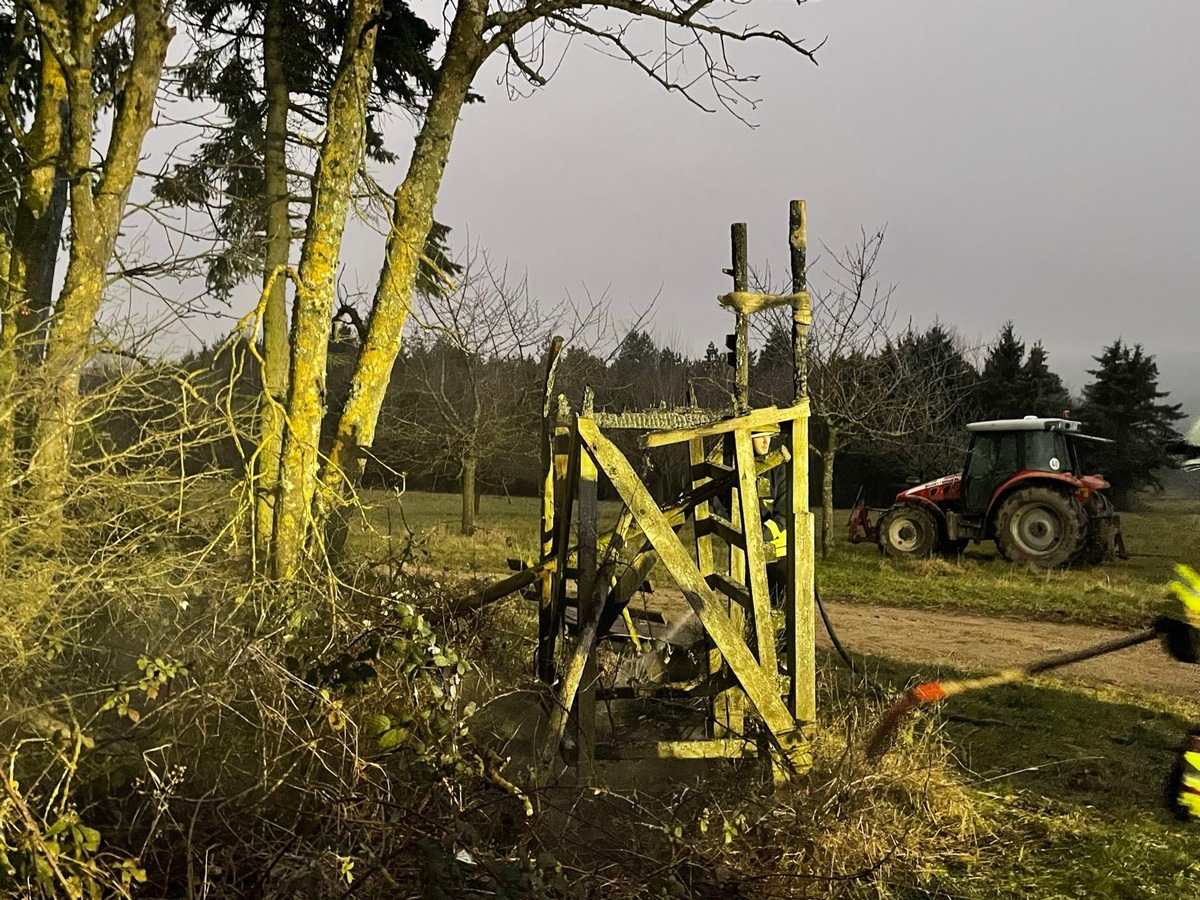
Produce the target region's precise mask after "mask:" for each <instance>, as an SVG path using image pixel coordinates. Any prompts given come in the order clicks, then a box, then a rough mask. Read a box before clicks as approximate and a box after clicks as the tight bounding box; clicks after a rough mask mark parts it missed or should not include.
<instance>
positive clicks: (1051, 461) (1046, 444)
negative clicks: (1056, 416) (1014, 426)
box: [1025, 431, 1071, 472]
mask: <svg viewBox="0 0 1200 900" xmlns="http://www.w3.org/2000/svg"><path fill="white" fill-rule="evenodd" d="M1025 468H1026V469H1035V470H1037V471H1039V472H1070V471H1071V458H1070V456H1069V455H1068V453H1067V446H1066V442H1065V441H1064V440H1063V439H1062V436H1061V435H1058V434H1055V433H1054V432H1052V431H1027V432H1025Z"/></svg>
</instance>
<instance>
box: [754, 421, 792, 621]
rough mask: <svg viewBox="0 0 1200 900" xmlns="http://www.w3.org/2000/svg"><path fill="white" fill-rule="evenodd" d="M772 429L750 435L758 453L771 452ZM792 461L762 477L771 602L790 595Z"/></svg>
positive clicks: (760, 496)
mask: <svg viewBox="0 0 1200 900" xmlns="http://www.w3.org/2000/svg"><path fill="white" fill-rule="evenodd" d="M772 434H773V433H772V432H770V431H755V432H753V433H752V434H751V436H750V438H751V441H752V442H753V444H754V455H755V456H766V455H767V454H768V453H770V452H771V436H772ZM789 465H790V462H785V463H782V464H781V465H778V466H776V467H775V468H773V469H771V470H770V471H768V472H766V473H765V474H764V475H762V476H761V477H760V478H759V480H758V481H759V484H758V509H759V515H760V516H761V518H762V529H763V549H764V550H765V551H766V556H767V589H768V591H769V593H770V595H771V603H773V604H775V605H777V606H778V605H779V604H782V603H783V600H784V597H785V596H786V595H787V565H786V564H785V563H784V557H785V556H787V511H788V507H789V504H788V469H787V467H788V466H789Z"/></svg>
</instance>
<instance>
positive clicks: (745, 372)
mask: <svg viewBox="0 0 1200 900" xmlns="http://www.w3.org/2000/svg"><path fill="white" fill-rule="evenodd" d="M729 232H730V243H731V245H732V251H733V253H732V255H733V269H732V271H731V274H732V275H733V289H734V290H735V291H745V290H748V289H749V281H750V264H749V262H748V256H749V251H748V249H747V232H746V223H745V222H736V223H734V224H733V225H731V226H730V228H729ZM734 341H735V342H734V351H733V352H734V363H735V365H734V373H733V385H734V388H733V407H734V413H735V415H739V416H741V415H745V414H746V412H748V411H749V409H750V317H749V316H748V315H746V314H744V313H738V314H737V317H736V320H735V325H734ZM729 449H730V452H729V453H728V455H727V456H726V459H732V458H733V453H732V447H731V448H729Z"/></svg>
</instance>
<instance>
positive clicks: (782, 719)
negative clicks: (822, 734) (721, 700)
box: [578, 416, 796, 753]
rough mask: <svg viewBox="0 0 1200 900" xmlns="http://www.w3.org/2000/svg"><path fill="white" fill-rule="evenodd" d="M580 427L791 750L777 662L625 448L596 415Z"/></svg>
mask: <svg viewBox="0 0 1200 900" xmlns="http://www.w3.org/2000/svg"><path fill="white" fill-rule="evenodd" d="M578 428H579V436H580V438H581V439H582V440H583V443H584V444H585V445H586V447H587V449H588V452H589V453H590V454H591V455H592V457H593V459H595V461H596V465H597V466H599V468H601V469H603V470H604V473H605V474H606V475H607V476H608V478H609V480H610V481H612V484H613V487H615V488H616V489H617V493H619V494H620V495H621V499H622V500H623V501H624V502H625V505H626V506H627V507H629V510H630V512H631V513H632V514H633V518H634V520H635V521H636V522H637V524H638V525H639V526H641V528H642V531H643V533H644V534H645V535H646V537H647V538H648V539H649V540H650V542H651V543H652V544H653V545H654V548H655V549H656V550H657V551H658V554H659V558H660V559H661V560H662V561H663V564H664V565H665V566H666V567H667V570H668V571H669V572H670V573H671V576H672V577H673V578H674V579H675V582H676V584H678V585H679V588H680V590H682V591H683V595H684V596H685V597H686V598H687V600H688V603H689V604H691V606H692V609H693V610H695V613H696V615H697V616H698V617H699V619H700V622H701V624H703V626H704V629H705V631H707V632H708V635H709V636H710V637H711V638H712V641H713V643H714V644H715V645H716V647H717V649H718V650H719V651H720V652H721V655H722V656H723V657H724V658H725V660H726V662H727V663H728V664H729V667H730V669H731V670H732V671H733V674H734V677H735V678H737V679H738V682H739V683H740V684H741V686H742V690H744V691H745V692H746V696H747V697H748V698H749V699H750V702H751V703H753V704H754V707H755V709H756V710H757V711H758V714H759V715H760V716H761V717H762V720H763V722H764V723H765V724H766V726H767V729H768V730H769V731H770V732H771V734H772V735H773V736H774V738H775V740H776V742H777V743H778V744H779V745H780V747H781V748H783V749H784V751H785V753H786V752H788V751H789V750H790V749H791V748H792V747H793V746H794V744H795V737H796V735H795V732H796V721H795V719H793V718H792V716H791V714H790V713H789V712H788V710H787V707H786V706H785V705H784V703H783V701H782V700H781V699H780V696H779V691H778V688H777V686H776V682H775V671H774V667H772V668H771V669H770V670H767V669H764V668H763V667H762V666H760V665H759V663H758V660H756V659H755V658H754V655H753V654H752V653H751V652H750V649H749V647H747V646H746V642H745V640H744V639H743V637H742V635H741V633H740V632H739V630H738V629H736V628H735V627H734V625H733V622H732V621H730V618H729V615H728V614H727V613H726V612H725V610H724V609H723V608H722V603H721V601H720V599H719V598H718V597H717V596H716V594H714V593H713V591H712V588H710V587H709V586H708V584H707V583H706V582H705V580H704V576H703V575H701V574H700V570H699V569H698V568H697V567H696V564H695V562H693V561H692V558H691V554H689V553H688V551H687V549H686V548H685V547H684V546H683V543H682V542H681V541H680V540H679V537H678V535H676V534H675V532H674V530H672V528H671V525H670V523H669V522H668V521H667V518H666V516H664V515H663V513H662V511H661V510H660V509H659V508H658V504H657V503H655V501H654V498H653V497H652V496H651V495H650V492H649V491H648V490H647V489H646V486H645V485H644V484H642V482H641V480H640V479H639V478H638V477H637V473H636V472H634V470H633V467H632V466H631V465H630V464H629V461H628V460H626V459H625V456H624V455H623V454H622V453H621V451H620V449H619V448H618V447H617V446H616V445H615V444H614V443H613V442H612V441H610V440H609V439H608V438H607V437H605V436H604V435H603V434H601V432H600V429H599V428H598V427H597V426H596V423H595V422H593V421H591V420H590V419H588V418H585V417H583V416H581V417H580V418H579V420H578Z"/></svg>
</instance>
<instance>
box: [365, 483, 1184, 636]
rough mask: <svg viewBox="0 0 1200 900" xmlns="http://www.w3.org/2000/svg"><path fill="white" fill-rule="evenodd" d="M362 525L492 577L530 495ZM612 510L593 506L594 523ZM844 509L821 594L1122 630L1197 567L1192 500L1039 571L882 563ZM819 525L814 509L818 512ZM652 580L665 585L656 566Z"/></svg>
mask: <svg viewBox="0 0 1200 900" xmlns="http://www.w3.org/2000/svg"><path fill="white" fill-rule="evenodd" d="M366 500H367V502H368V504H369V505H370V508H369V509H368V511H367V512H366V514H365V516H366V518H365V525H366V526H367V529H369V530H372V531H374V535H373V536H372V537H371V538H370V539H369V540H368V539H367V535H366V534H364V533H363V532H360V535H359V539H360V540H362V541H363V544H362V545H360V546H363V547H367V546H369V547H371V548H373V550H372V551H371V552H379V550H378V548H380V547H381V546H382V547H386V548H389V550H388V552H390V553H392V554H393V555H398V554H401V553H402V552H404V551H406V550H407V551H408V552H410V553H411V558H412V562H413V564H415V565H416V566H418V567H420V568H421V569H422V570H424V571H426V572H433V573H438V574H441V573H445V574H447V575H450V576H454V575H457V576H460V577H461V576H463V575H482V576H486V575H493V574H494V575H502V574H504V573H505V572H507V571H508V566H507V562H506V560H507V559H508V558H510V557H519V558H523V559H532V558H534V557H536V555H537V530H538V502H537V500H535V499H534V498H531V497H514V498H504V497H493V496H487V497H484V498H483V499H482V503H481V505H480V514H479V518H478V527H477V531H476V534H475V535H474V536H473V537H470V538H467V537H463V536H462V535H460V534H459V533H458V531H459V528H458V498H457V496H455V495H451V494H429V493H418V492H409V493H406V494H405V495H403V497H401V498H398V499H397V498H395V497H394V496H388V495H386V494H383V493H378V494H374V495H368V496H367V498H366ZM618 510H619V504H617V503H615V502H606V503H602V504H601V505H600V516H601V524H602V525H603V524H604V523H605V522H609V523H611V522H612V521H613V520H615V518H616V516H617V512H618ZM847 515H848V514H847V513H846V512H845V511H839V512H838V513H837V527H836V529H835V535H836V537H835V545H834V550H833V553H832V554H831V555H830V556H829V558H828V559H825V560H821V559H818V561H817V580H818V584H819V587H820V590H821V593H822V596H823V597H826V598H828V599H832V600H842V601H850V602H859V603H877V604H884V605H890V606H913V607H921V608H927V609H936V608H947V609H961V610H969V611H972V612H980V613H987V614H991V615H1002V616H1010V617H1015V618H1036V619H1044V620H1053V621H1066V622H1084V623H1093V624H1109V625H1120V626H1129V625H1134V624H1138V623H1141V622H1143V621H1145V619H1146V618H1147V616H1152V615H1153V614H1154V613H1156V612H1157V611H1159V610H1160V608H1161V606H1162V601H1163V584H1164V583H1165V582H1166V581H1167V579H1168V578H1169V577H1170V573H1171V568H1172V566H1173V565H1174V564H1175V562H1187V561H1189V559H1190V560H1191V562H1192V563H1193V564H1198V563H1200V559H1198V558H1200V502H1196V501H1192V502H1190V503H1173V504H1172V503H1161V504H1156V505H1153V506H1150V507H1149V508H1147V509H1145V510H1143V511H1141V512H1135V513H1124V514H1123V515H1122V522H1123V524H1124V528H1125V535H1126V544H1127V546H1128V547H1129V550H1130V553H1131V554H1132V556H1131V558H1130V559H1128V560H1122V561H1117V562H1114V563H1112V564H1108V565H1104V566H1087V567H1080V568H1075V569H1067V570H1057V571H1044V570H1040V569H1034V568H1029V567H1021V566H1014V565H1012V564H1011V563H1009V562H1007V561H1006V560H1004V559H1003V558H1001V557H998V556H997V554H996V551H995V547H994V545H993V544H992V543H990V542H988V543H986V544H980V545H972V546H971V547H970V548H968V550H967V552H966V553H965V554H964V555H963V556H962V557H961V558H960V559H957V560H945V559H931V560H926V561H921V562H916V563H904V562H896V561H893V560H889V559H886V558H884V557H883V556H882V555H880V553H879V550H878V548H876V547H875V546H874V545H873V544H860V545H857V546H855V545H851V544H850V543H848V542H847V541H846V529H845V527H844V523H845V521H846V517H847ZM817 527H818V528H819V527H820V514H819V513H818V514H817ZM653 580H655V581H660V580H664V581H669V576H667V575H666V573H665V572H664V571H657V572H656V573H655V575H654V576H653Z"/></svg>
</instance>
